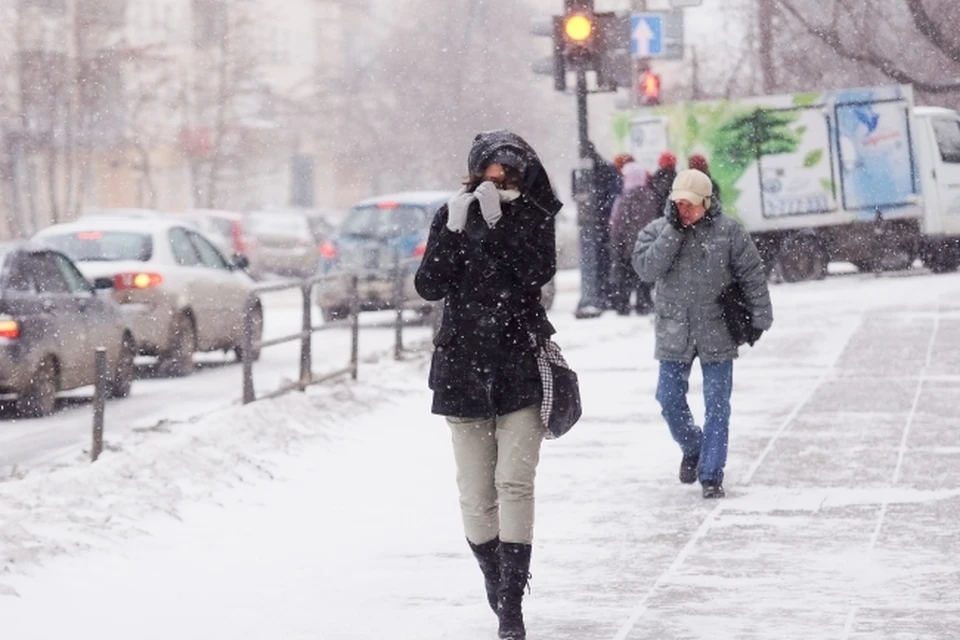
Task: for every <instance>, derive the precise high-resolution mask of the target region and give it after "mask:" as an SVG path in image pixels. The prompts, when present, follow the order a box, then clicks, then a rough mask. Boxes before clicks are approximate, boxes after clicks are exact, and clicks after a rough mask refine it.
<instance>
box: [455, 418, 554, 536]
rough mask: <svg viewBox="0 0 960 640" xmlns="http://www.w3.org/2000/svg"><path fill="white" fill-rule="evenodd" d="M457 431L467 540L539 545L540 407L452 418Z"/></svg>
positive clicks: (464, 526)
mask: <svg viewBox="0 0 960 640" xmlns="http://www.w3.org/2000/svg"><path fill="white" fill-rule="evenodd" d="M447 424H449V425H450V430H451V432H452V433H453V455H454V458H455V459H456V462H457V485H458V486H459V487H460V512H461V514H462V515H463V529H464V532H465V533H466V536H467V540H469V541H470V542H472V543H474V544H477V545H479V544H483V543H485V542H489V541H490V540H493V539H494V538H496V537H497V536H498V535H499V536H500V540H502V541H503V542H516V543H522V544H531V543H532V542H533V511H534V504H533V481H534V478H535V477H536V475H537V463H538V462H539V461H540V443H541V442H542V441H543V426H542V424H541V422H540V407H539V406H536V405H534V406H530V407H527V408H526V409H521V410H519V411H514V412H513V413H508V414H506V415H503V416H498V417H496V418H489V419H481V420H477V419H476V418H452V417H448V418H447Z"/></svg>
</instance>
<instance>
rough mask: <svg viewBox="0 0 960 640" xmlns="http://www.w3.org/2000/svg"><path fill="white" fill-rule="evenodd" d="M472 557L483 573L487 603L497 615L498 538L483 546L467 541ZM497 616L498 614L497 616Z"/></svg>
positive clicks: (498, 588)
mask: <svg viewBox="0 0 960 640" xmlns="http://www.w3.org/2000/svg"><path fill="white" fill-rule="evenodd" d="M467 544H469V545H470V550H471V551H473V557H474V558H476V559H477V564H479V565H480V571H481V572H482V573H483V586H484V587H485V588H486V590H487V602H488V603H489V604H490V608H491V609H493V612H494V613H497V593H498V592H499V590H500V538H494V539H493V540H491V541H490V542H484V543H483V544H480V545H477V544H473V543H472V542H470V541H469V540H467ZM498 615H499V614H498Z"/></svg>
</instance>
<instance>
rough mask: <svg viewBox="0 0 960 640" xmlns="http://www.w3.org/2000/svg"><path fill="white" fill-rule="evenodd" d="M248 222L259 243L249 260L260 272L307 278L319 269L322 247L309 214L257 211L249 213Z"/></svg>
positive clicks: (248, 229)
mask: <svg viewBox="0 0 960 640" xmlns="http://www.w3.org/2000/svg"><path fill="white" fill-rule="evenodd" d="M245 224H246V228H247V231H248V233H249V234H250V237H251V238H252V240H253V241H254V242H255V243H256V249H255V250H254V251H253V252H251V254H250V262H251V263H252V264H253V266H254V268H255V269H256V272H257V274H260V275H262V274H267V273H272V274H276V275H282V276H293V277H296V278H308V277H310V276H312V275H314V273H316V270H317V263H318V262H319V261H320V254H319V247H318V243H317V241H316V240H315V238H314V234H313V229H312V228H311V226H310V221H309V220H308V219H307V216H306V215H304V214H302V213H295V212H287V211H282V212H280V211H267V212H263V211H258V212H255V213H249V214H247V216H246V220H245Z"/></svg>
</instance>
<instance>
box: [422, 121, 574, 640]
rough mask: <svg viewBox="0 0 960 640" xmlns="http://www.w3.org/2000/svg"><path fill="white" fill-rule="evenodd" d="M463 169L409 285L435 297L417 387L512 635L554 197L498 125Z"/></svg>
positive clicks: (526, 533)
mask: <svg viewBox="0 0 960 640" xmlns="http://www.w3.org/2000/svg"><path fill="white" fill-rule="evenodd" d="M467 168H468V171H469V178H468V179H467V181H466V185H465V186H464V187H463V188H462V189H461V190H460V191H459V192H458V193H457V194H456V195H454V196H453V197H452V198H451V199H450V201H449V202H447V204H446V205H444V206H443V207H441V208H440V210H439V211H438V212H437V214H436V217H435V218H434V220H433V224H432V226H431V228H430V237H429V239H428V241H427V248H426V253H425V254H424V256H423V260H422V262H421V263H420V268H419V270H418V271H417V275H416V288H417V292H418V293H419V294H420V295H421V296H422V297H423V298H424V299H426V300H443V301H444V308H443V320H442V322H441V325H440V329H439V330H438V332H437V334H436V337H435V338H434V345H435V350H434V354H433V361H432V363H431V367H430V378H429V385H430V388H431V389H432V390H433V408H432V410H433V413H435V414H439V415H442V416H445V417H446V419H447V423H448V425H449V426H450V430H451V433H452V438H453V453H454V458H455V460H456V465H457V484H458V486H459V489H460V509H461V514H462V516H463V526H464V531H465V534H466V538H467V542H468V543H469V545H470V549H471V550H472V551H473V554H474V556H475V557H476V559H477V561H478V562H479V564H480V569H481V571H482V572H483V576H484V583H485V586H486V591H487V599H488V602H489V603H490V606H491V607H492V608H493V610H494V612H495V613H496V614H497V616H498V619H499V635H500V638H510V639H512V640H522V639H523V638H526V632H525V629H524V624H523V613H522V609H521V601H522V599H523V590H524V587H525V586H526V583H527V580H528V576H529V568H530V555H531V551H532V543H533V520H534V478H535V476H536V470H537V463H538V462H539V459H540V444H541V442H542V440H543V436H544V428H543V425H542V423H541V420H540V400H541V397H542V387H541V382H540V374H539V372H538V369H537V362H536V352H537V349H538V348H539V347H538V344H539V343H541V342H542V341H544V340H545V339H546V338H547V337H549V336H550V335H552V334H553V333H554V328H553V326H552V325H551V324H550V322H549V321H548V320H547V316H546V312H545V311H544V309H543V306H542V305H541V304H540V288H541V287H542V286H543V285H545V284H546V283H547V282H549V281H550V279H551V278H552V277H553V276H554V273H555V271H556V230H555V216H556V214H557V212H559V211H560V208H561V203H560V202H559V200H557V197H556V195H555V194H554V192H553V189H552V187H551V185H550V182H549V180H548V178H547V174H546V172H545V171H544V168H543V165H542V164H541V162H540V159H539V158H538V156H537V154H536V152H535V151H534V150H533V149H532V148H531V147H530V145H528V144H527V143H526V142H525V141H524V140H523V139H522V138H520V137H519V136H517V135H515V134H513V133H510V132H508V131H503V130H499V131H489V132H485V133H481V134H479V135H477V136H476V138H475V139H474V141H473V145H472V148H471V149H470V153H469V156H468V158H467Z"/></svg>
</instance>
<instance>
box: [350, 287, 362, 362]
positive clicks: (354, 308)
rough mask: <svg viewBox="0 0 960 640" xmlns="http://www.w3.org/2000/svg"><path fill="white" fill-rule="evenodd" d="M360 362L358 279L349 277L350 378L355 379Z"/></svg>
mask: <svg viewBox="0 0 960 640" xmlns="http://www.w3.org/2000/svg"><path fill="white" fill-rule="evenodd" d="M359 362H360V277H359V276H357V275H356V274H355V275H353V276H351V295H350V369H351V372H350V376H351V377H352V378H353V379H354V380H356V379H357V367H358V364H359Z"/></svg>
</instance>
